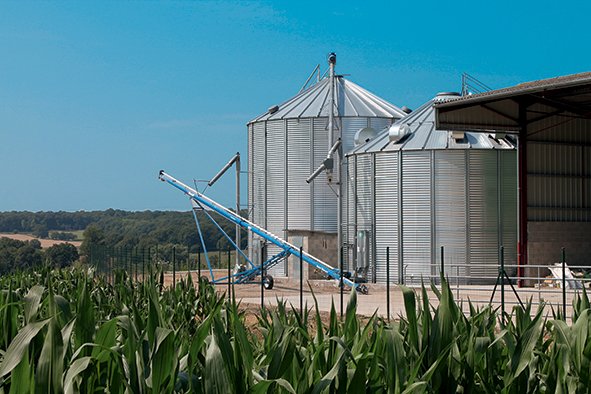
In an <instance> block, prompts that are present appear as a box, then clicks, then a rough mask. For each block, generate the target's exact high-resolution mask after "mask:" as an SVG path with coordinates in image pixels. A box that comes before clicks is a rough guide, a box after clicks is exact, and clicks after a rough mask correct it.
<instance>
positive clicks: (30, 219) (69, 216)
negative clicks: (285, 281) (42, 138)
mask: <svg viewBox="0 0 591 394" xmlns="http://www.w3.org/2000/svg"><path fill="white" fill-rule="evenodd" d="M210 215H211V216H212V217H213V218H215V220H216V221H218V223H219V224H220V226H221V227H222V228H223V229H224V231H226V233H228V234H230V235H231V236H233V234H234V231H235V225H234V224H232V223H230V222H228V221H227V220H224V219H222V218H220V217H219V215H217V214H215V213H210ZM242 215H243V216H247V215H248V212H247V211H242ZM197 216H198V218H199V220H200V224H201V228H202V231H203V236H204V241H205V244H206V247H207V249H208V250H218V249H220V250H226V249H228V247H229V242H228V241H227V239H226V238H225V237H224V236H223V235H222V234H221V233H220V232H219V230H218V229H217V228H216V226H215V225H214V224H213V223H212V222H211V221H210V219H209V218H208V217H207V215H206V214H205V213H204V212H198V213H197ZM80 230H85V231H84V237H83V245H82V248H81V251H80V254H81V255H83V256H88V247H87V246H86V245H87V244H90V243H92V244H95V245H100V244H103V245H109V246H110V247H115V248H133V247H139V248H147V247H150V246H153V245H157V244H158V245H166V244H168V245H182V246H183V247H186V246H187V245H191V247H192V249H191V253H195V252H197V249H198V245H199V244H200V242H199V236H198V233H197V229H196V226H195V221H194V218H193V214H192V212H191V211H186V212H176V211H142V212H127V211H121V210H115V209H107V210H106V211H92V212H85V211H79V212H0V232H9V233H12V232H17V233H33V232H35V233H37V234H39V235H43V237H42V238H46V237H47V236H48V235H49V236H51V237H53V238H56V239H57V237H59V239H63V238H64V237H65V238H71V237H72V235H71V233H67V232H71V231H80ZM48 232H49V234H48ZM247 239H248V237H247V236H246V232H245V231H244V232H243V234H242V245H241V246H242V248H243V249H244V248H245V247H246V243H247Z"/></svg>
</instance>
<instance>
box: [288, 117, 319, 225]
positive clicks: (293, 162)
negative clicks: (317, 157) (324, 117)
mask: <svg viewBox="0 0 591 394" xmlns="http://www.w3.org/2000/svg"><path fill="white" fill-rule="evenodd" d="M311 127H312V121H311V120H310V119H299V120H298V119H293V120H288V121H287V135H288V146H287V162H288V165H287V190H288V199H287V206H288V211H287V212H288V219H287V227H288V229H289V230H292V229H295V230H308V229H310V216H311V215H310V185H309V184H307V183H306V178H308V176H309V175H310V174H311V172H312V171H313V170H312V169H311V168H310V163H311V160H310V155H311V144H312V141H311V138H310V137H311Z"/></svg>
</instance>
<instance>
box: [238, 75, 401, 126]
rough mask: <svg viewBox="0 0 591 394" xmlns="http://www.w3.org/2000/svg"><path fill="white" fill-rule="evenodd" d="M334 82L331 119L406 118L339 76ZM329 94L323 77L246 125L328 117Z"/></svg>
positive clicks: (395, 108) (397, 110) (328, 82)
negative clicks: (334, 117) (333, 107)
mask: <svg viewBox="0 0 591 394" xmlns="http://www.w3.org/2000/svg"><path fill="white" fill-rule="evenodd" d="M335 80H336V82H335V83H336V87H335V112H334V114H335V116H338V117H381V118H396V119H400V118H401V117H403V116H404V115H406V114H405V113H404V111H402V110H401V109H400V108H398V107H396V106H395V105H392V104H390V103H389V102H387V101H385V100H384V99H381V98H380V97H378V96H376V95H375V94H373V93H371V92H369V91H367V90H365V89H363V88H362V87H361V86H359V85H357V84H355V83H353V82H351V81H349V80H347V79H345V78H344V77H342V76H337V78H336V79H335ZM329 95H330V79H329V78H324V79H322V80H320V81H319V82H318V83H316V84H315V85H313V86H311V87H310V88H308V89H306V90H304V91H303V92H300V93H298V94H297V95H296V96H295V97H293V98H291V99H289V100H288V101H286V102H284V103H283V104H281V105H279V106H278V108H276V111H274V112H272V111H270V110H269V111H267V112H265V113H264V114H262V115H260V116H258V117H256V118H255V119H253V120H251V121H250V122H249V124H250V123H253V122H259V121H265V120H275V119H297V118H317V117H328V111H329V104H328V103H329V101H330V100H329ZM271 112H272V113H271Z"/></svg>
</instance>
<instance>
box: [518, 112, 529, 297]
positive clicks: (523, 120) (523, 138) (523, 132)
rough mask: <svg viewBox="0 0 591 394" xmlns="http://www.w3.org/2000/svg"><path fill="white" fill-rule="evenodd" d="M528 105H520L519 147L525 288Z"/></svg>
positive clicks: (521, 265)
mask: <svg viewBox="0 0 591 394" xmlns="http://www.w3.org/2000/svg"><path fill="white" fill-rule="evenodd" d="M526 110H527V105H526V104H524V103H520V104H519V124H520V130H519V146H518V162H519V169H518V171H519V175H518V181H519V185H518V193H519V238H518V243H517V248H518V250H517V256H518V257H517V285H518V286H519V287H522V286H523V284H524V283H523V282H524V280H523V277H524V276H525V275H524V273H525V266H526V265H527V113H526Z"/></svg>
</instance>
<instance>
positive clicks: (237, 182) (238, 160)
mask: <svg viewBox="0 0 591 394" xmlns="http://www.w3.org/2000/svg"><path fill="white" fill-rule="evenodd" d="M235 157H236V161H235V163H236V165H235V167H236V215H238V216H241V215H240V152H236V156H235ZM240 236H241V234H240V225H239V224H236V245H237V246H238V250H241V248H242V245H241V239H240ZM228 264H230V263H229V262H228ZM238 267H240V253H238V251H236V268H238Z"/></svg>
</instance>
